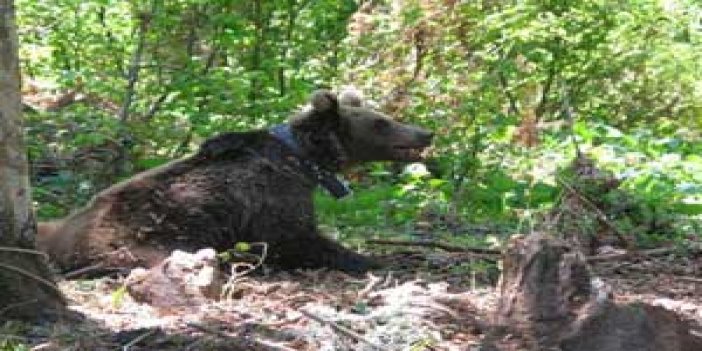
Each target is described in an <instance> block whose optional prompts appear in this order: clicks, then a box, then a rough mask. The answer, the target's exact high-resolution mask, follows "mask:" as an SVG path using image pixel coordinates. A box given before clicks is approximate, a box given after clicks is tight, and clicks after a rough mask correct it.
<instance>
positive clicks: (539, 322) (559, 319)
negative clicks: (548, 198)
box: [488, 234, 702, 351]
mask: <svg viewBox="0 0 702 351" xmlns="http://www.w3.org/2000/svg"><path fill="white" fill-rule="evenodd" d="M498 290H499V293H500V298H499V301H498V306H497V310H496V312H495V315H494V316H493V323H494V325H495V326H498V327H500V328H496V329H495V330H502V332H503V334H504V332H509V333H510V334H513V335H518V336H520V337H521V339H522V340H523V345H522V347H525V348H526V349H528V350H562V351H588V350H598V351H695V350H702V340H701V339H700V338H698V337H695V336H693V335H692V334H690V328H689V325H688V324H687V323H685V322H684V321H682V320H681V319H680V318H679V317H678V316H677V315H675V314H674V313H673V312H670V311H668V310H665V309H663V308H661V307H655V306H650V305H646V304H642V303H633V304H625V305H620V304H617V303H615V302H613V300H612V296H611V294H610V293H609V292H608V289H607V287H606V286H605V285H604V284H603V283H601V281H599V280H598V279H593V278H592V276H591V273H590V270H589V267H588V265H587V263H586V262H585V260H584V257H583V255H582V254H581V253H580V252H578V251H576V250H573V249H572V248H571V247H570V246H569V245H568V244H567V243H566V242H564V241H562V240H558V239H555V238H553V237H550V236H548V235H544V234H534V235H529V236H519V237H516V238H514V239H512V241H511V242H510V244H509V246H508V247H507V250H506V252H505V257H504V263H503V273H502V277H501V278H500V283H499V286H498ZM495 336H496V335H492V336H491V337H490V338H488V339H493V341H494V338H495ZM491 346H494V345H491ZM498 349H499V347H498Z"/></svg>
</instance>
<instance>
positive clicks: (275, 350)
mask: <svg viewBox="0 0 702 351" xmlns="http://www.w3.org/2000/svg"><path fill="white" fill-rule="evenodd" d="M187 326H188V327H191V328H193V329H197V330H199V331H201V332H205V333H208V334H212V335H215V336H218V337H220V338H222V339H227V340H231V341H232V342H233V343H234V344H235V345H236V346H238V347H240V348H241V349H243V350H260V349H265V350H272V351H295V349H292V348H289V347H287V346H285V345H280V344H278V343H274V342H270V341H266V340H261V339H253V338H252V339H248V338H247V339H246V340H241V338H239V337H236V336H234V335H231V334H229V333H225V332H223V331H220V330H217V329H214V328H211V327H208V326H206V325H202V324H199V323H188V324H187ZM252 344H253V345H252ZM252 347H255V349H252Z"/></svg>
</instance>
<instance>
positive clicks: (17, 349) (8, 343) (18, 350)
mask: <svg viewBox="0 0 702 351" xmlns="http://www.w3.org/2000/svg"><path fill="white" fill-rule="evenodd" d="M29 350H30V348H29V346H27V345H25V344H22V343H19V342H17V341H13V340H0V351H29Z"/></svg>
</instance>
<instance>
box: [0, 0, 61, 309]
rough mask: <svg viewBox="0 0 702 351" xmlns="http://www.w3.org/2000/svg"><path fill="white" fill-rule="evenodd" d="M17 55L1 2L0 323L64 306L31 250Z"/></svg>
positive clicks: (8, 6) (9, 4)
mask: <svg viewBox="0 0 702 351" xmlns="http://www.w3.org/2000/svg"><path fill="white" fill-rule="evenodd" d="M17 55H18V52H17V32H16V30H15V21H14V5H13V1H12V0H0V321H2V320H4V319H8V318H22V319H36V318H38V317H40V316H41V315H43V314H45V313H46V312H55V311H58V310H60V309H61V307H62V306H63V299H62V297H61V294H60V293H59V292H58V290H57V289H56V286H55V285H54V283H53V282H52V281H51V275H50V273H49V269H48V268H47V266H46V263H45V262H44V261H43V256H42V255H41V254H38V253H37V252H36V251H34V250H33V248H34V234H35V232H36V224H35V222H34V218H33V215H32V211H31V196H30V192H29V177H28V166H27V157H26V153H25V149H24V144H23V142H22V123H21V122H22V121H21V115H20V113H21V98H20V77H19V63H18V58H17Z"/></svg>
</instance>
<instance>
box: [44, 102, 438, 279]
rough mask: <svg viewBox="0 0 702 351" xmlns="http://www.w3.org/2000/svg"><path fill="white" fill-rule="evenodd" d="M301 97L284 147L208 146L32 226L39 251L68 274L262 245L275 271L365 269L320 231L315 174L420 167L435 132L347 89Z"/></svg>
mask: <svg viewBox="0 0 702 351" xmlns="http://www.w3.org/2000/svg"><path fill="white" fill-rule="evenodd" d="M310 102H311V103H310V106H309V107H307V108H305V109H303V110H302V111H301V112H299V113H298V114H296V115H295V116H293V117H292V118H291V120H290V122H289V124H288V125H287V126H286V127H288V128H289V131H290V135H291V138H292V139H293V140H287V141H286V140H281V137H280V136H276V135H275V134H274V133H271V132H270V131H269V130H255V131H249V132H243V133H225V134H222V135H220V136H217V137H214V138H212V139H209V140H207V141H206V142H205V143H204V144H203V145H202V146H201V148H200V150H199V152H198V153H196V154H195V155H193V156H191V157H187V158H184V159H181V160H177V161H174V162H171V163H169V164H166V165H164V166H161V167H158V168H156V169H153V170H150V171H147V172H144V173H141V174H138V175H136V176H134V177H132V178H131V179H129V180H127V181H124V182H122V183H120V184H117V185H114V186H112V187H110V188H108V189H106V190H104V191H103V192H101V193H100V194H98V195H97V196H95V198H93V200H92V201H91V202H90V203H89V204H88V205H87V206H85V207H84V208H83V209H81V210H79V211H78V212H76V213H75V214H73V215H71V216H69V217H68V218H66V219H65V220H62V221H59V222H53V223H42V224H40V228H39V229H40V230H39V236H38V246H39V248H40V249H42V250H44V251H46V252H48V253H49V254H50V256H51V257H52V259H53V260H54V261H55V262H56V263H57V264H58V265H59V266H60V267H61V268H63V269H74V268H76V267H82V266H86V265H91V264H101V265H103V266H104V267H133V266H137V265H142V266H143V265H146V266H150V265H153V264H155V263H156V262H158V261H159V260H161V259H163V258H164V257H167V256H168V254H169V253H170V251H172V250H174V249H181V250H189V251H194V250H196V249H200V248H203V247H213V248H215V249H216V250H227V249H231V248H233V247H234V246H235V245H236V243H238V242H265V243H267V245H268V257H267V259H266V260H267V262H268V263H271V264H274V265H277V266H279V267H282V268H296V267H320V266H327V267H330V268H336V269H341V270H346V271H363V270H365V269H367V268H368V267H369V264H371V260H369V259H368V258H366V257H365V256H362V255H359V254H357V253H355V252H353V251H351V250H348V249H346V248H344V247H343V246H341V245H340V244H338V243H336V242H334V241H332V240H330V239H328V238H326V237H324V236H322V235H320V233H319V230H318V229H317V225H316V220H315V213H314V206H313V196H312V195H313V190H314V188H315V187H316V186H317V185H318V183H319V178H320V177H319V174H333V173H334V172H337V171H339V170H341V169H343V168H345V167H347V166H349V165H351V164H355V163H359V162H367V161H385V160H399V161H413V160H418V159H419V157H420V156H419V154H420V151H421V150H422V149H424V148H425V147H426V146H428V145H429V144H430V142H431V139H432V133H430V132H428V131H425V130H423V129H420V128H417V127H413V126H410V125H405V124H402V123H399V122H396V121H393V120H391V119H390V118H388V117H387V116H385V115H383V114H382V113H380V112H377V111H375V110H373V109H370V108H366V107H364V106H362V105H361V100H360V98H359V97H358V96H356V95H355V94H351V93H348V92H347V93H342V95H341V96H340V97H337V96H336V95H334V94H332V93H330V92H329V91H317V92H315V93H314V94H313V95H312V97H311V101H310ZM286 142H287V143H286ZM289 142H292V143H294V145H293V146H295V147H296V148H297V150H291V146H290V144H289ZM310 165H312V166H310ZM312 168H314V169H312Z"/></svg>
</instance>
